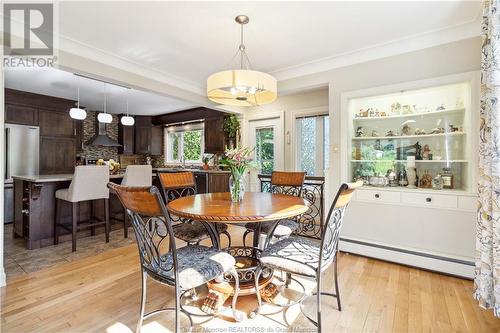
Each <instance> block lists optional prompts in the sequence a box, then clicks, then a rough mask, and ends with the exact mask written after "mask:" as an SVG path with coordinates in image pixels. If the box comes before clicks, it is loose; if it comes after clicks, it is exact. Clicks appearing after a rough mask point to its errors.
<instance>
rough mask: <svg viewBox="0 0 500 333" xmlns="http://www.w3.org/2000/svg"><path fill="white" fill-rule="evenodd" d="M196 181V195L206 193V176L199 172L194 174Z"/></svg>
mask: <svg viewBox="0 0 500 333" xmlns="http://www.w3.org/2000/svg"><path fill="white" fill-rule="evenodd" d="M194 179H195V181H196V191H197V193H198V194H202V193H207V174H206V173H201V172H195V173H194Z"/></svg>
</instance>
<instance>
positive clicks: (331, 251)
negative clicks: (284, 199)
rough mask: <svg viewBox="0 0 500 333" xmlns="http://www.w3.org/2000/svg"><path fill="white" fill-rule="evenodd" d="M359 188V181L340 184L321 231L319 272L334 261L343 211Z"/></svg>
mask: <svg viewBox="0 0 500 333" xmlns="http://www.w3.org/2000/svg"><path fill="white" fill-rule="evenodd" d="M361 186H363V182H361V181H359V182H356V183H346V184H342V185H341V186H340V188H339V190H338V192H337V195H336V196H335V199H334V200H333V203H332V205H331V207H330V211H329V212H328V216H327V218H326V221H325V223H324V224H323V225H322V230H321V247H320V257H319V260H320V262H319V265H318V268H319V269H320V270H321V269H324V267H326V266H328V265H329V264H331V263H332V262H333V261H334V260H335V256H336V254H337V250H338V246H339V238H340V230H341V229H342V222H343V221H344V213H345V209H346V207H347V205H348V204H349V202H350V201H351V199H352V196H353V194H354V191H355V190H356V189H357V188H359V187H361Z"/></svg>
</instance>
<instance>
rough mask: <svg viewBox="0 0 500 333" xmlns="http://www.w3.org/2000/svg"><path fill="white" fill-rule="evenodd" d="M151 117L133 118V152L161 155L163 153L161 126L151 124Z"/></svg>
mask: <svg viewBox="0 0 500 333" xmlns="http://www.w3.org/2000/svg"><path fill="white" fill-rule="evenodd" d="M152 120H153V117H149V116H147V117H146V116H137V117H136V118H135V153H136V154H148V155H161V154H162V153H163V127H162V126H155V125H153V121H152Z"/></svg>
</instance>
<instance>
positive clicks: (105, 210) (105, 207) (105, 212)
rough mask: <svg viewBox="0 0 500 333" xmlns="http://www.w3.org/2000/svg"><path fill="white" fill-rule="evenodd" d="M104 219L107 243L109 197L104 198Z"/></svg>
mask: <svg viewBox="0 0 500 333" xmlns="http://www.w3.org/2000/svg"><path fill="white" fill-rule="evenodd" d="M104 219H105V228H106V229H105V232H106V243H109V199H104Z"/></svg>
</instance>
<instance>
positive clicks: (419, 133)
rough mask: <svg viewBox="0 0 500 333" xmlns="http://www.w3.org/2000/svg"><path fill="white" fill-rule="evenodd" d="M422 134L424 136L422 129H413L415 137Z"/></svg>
mask: <svg viewBox="0 0 500 333" xmlns="http://www.w3.org/2000/svg"><path fill="white" fill-rule="evenodd" d="M424 134H425V130H424V129H420V128H417V129H415V135H424Z"/></svg>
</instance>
